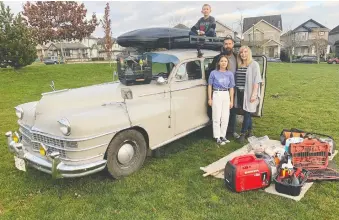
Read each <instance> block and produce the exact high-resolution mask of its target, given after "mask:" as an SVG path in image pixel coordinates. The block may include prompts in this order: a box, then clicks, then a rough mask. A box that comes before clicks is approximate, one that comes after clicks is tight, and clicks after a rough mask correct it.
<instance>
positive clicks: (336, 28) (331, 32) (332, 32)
mask: <svg viewBox="0 0 339 220" xmlns="http://www.w3.org/2000/svg"><path fill="white" fill-rule="evenodd" d="M337 33H339V25H338V26H337V27H335V28H333V29H332V30H331V31H330V33H329V34H330V35H332V34H337Z"/></svg>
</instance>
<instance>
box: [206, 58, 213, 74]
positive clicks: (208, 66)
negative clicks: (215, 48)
mask: <svg viewBox="0 0 339 220" xmlns="http://www.w3.org/2000/svg"><path fill="white" fill-rule="evenodd" d="M212 62H213V58H206V59H205V60H204V69H205V72H206V71H211V70H213V69H215V67H214V68H213V67H212V66H211V65H212Z"/></svg>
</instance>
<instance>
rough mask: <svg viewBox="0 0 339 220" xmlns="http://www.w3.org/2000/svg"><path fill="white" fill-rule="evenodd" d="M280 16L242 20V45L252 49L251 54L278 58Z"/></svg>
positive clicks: (280, 28) (280, 27) (280, 30)
mask: <svg viewBox="0 0 339 220" xmlns="http://www.w3.org/2000/svg"><path fill="white" fill-rule="evenodd" d="M281 32H282V20H281V15H269V16H260V17H250V18H244V22H243V42H242V44H243V45H247V46H249V47H250V48H251V49H252V52H253V54H264V55H266V56H267V57H280V48H281V46H282V44H281V42H280V35H281Z"/></svg>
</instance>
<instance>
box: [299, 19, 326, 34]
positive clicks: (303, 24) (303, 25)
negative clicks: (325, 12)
mask: <svg viewBox="0 0 339 220" xmlns="http://www.w3.org/2000/svg"><path fill="white" fill-rule="evenodd" d="M307 22H313V23H314V24H316V25H318V26H319V28H320V29H319V30H320V31H329V30H330V29H328V28H327V27H325V26H324V25H322V24H320V23H319V22H316V21H315V20H313V19H309V20H307V21H305V22H304V23H302V24H301V25H299V26H298V27H296V28H294V30H293V32H295V31H296V30H298V29H299V28H300V27H303V28H305V29H306V30H308V31H310V32H311V31H312V28H309V27H306V26H305V24H306V23H307Z"/></svg>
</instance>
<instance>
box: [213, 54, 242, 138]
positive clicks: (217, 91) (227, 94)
mask: <svg viewBox="0 0 339 220" xmlns="http://www.w3.org/2000/svg"><path fill="white" fill-rule="evenodd" d="M229 69H230V62H229V60H228V58H227V56H225V55H222V56H220V57H219V59H218V62H217V65H216V70H213V71H212V72H211V74H210V76H209V79H208V104H209V105H210V106H212V121H213V136H214V138H215V139H216V142H217V144H220V145H224V144H226V143H229V142H230V141H229V140H227V139H226V131H227V126H228V120H229V114H230V109H231V108H232V107H233V97H234V96H233V94H234V90H233V87H234V86H235V82H234V75H233V73H232V72H231V71H229ZM212 91H213V94H212Z"/></svg>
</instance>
